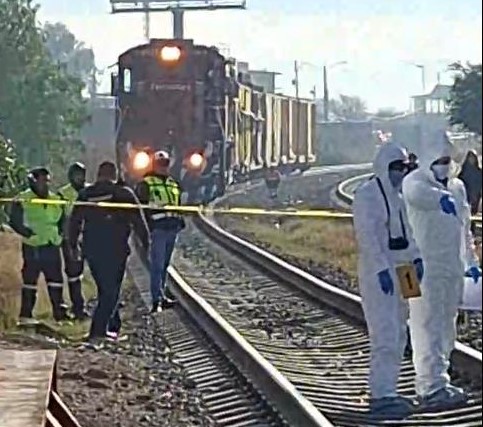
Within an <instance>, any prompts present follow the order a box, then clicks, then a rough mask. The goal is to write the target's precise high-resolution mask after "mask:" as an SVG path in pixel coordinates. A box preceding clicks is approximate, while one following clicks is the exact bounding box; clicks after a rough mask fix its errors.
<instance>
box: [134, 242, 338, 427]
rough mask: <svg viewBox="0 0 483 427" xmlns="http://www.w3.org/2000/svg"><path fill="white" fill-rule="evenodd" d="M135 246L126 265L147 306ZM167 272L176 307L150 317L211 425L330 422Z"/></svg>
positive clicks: (142, 266) (181, 281)
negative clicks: (157, 324)
mask: <svg viewBox="0 0 483 427" xmlns="http://www.w3.org/2000/svg"><path fill="white" fill-rule="evenodd" d="M137 249H138V250H137V251H136V252H135V253H134V254H133V256H132V257H131V258H130V261H129V265H128V269H129V273H130V275H131V276H132V277H133V279H134V283H135V284H136V286H137V287H138V289H139V291H140V293H141V297H142V298H143V299H144V301H145V303H146V305H147V304H149V300H150V296H149V290H148V284H149V274H148V272H147V269H146V264H147V263H146V261H145V259H143V257H142V256H140V255H139V254H140V253H141V251H140V250H139V247H137ZM170 275H171V283H170V289H171V291H172V292H173V294H174V295H175V296H176V298H177V299H178V301H179V302H180V306H181V307H178V308H177V309H175V313H174V314H172V312H171V313H164V314H163V315H162V316H161V317H158V316H154V317H153V321H155V322H160V323H161V326H162V330H163V339H164V340H166V342H167V343H168V345H169V348H170V354H172V355H174V356H173V359H172V360H173V362H174V363H175V364H177V365H179V367H180V369H183V370H184V371H185V372H186V377H187V379H188V380H191V381H192V384H193V387H196V388H197V390H198V392H199V393H200V394H201V400H202V402H201V405H202V408H203V410H204V411H206V415H207V416H208V417H209V418H210V419H211V420H212V421H213V424H210V425H212V426H224V427H242V426H257V427H277V426H281V427H284V426H306V427H311V426H326V427H330V426H331V424H330V423H329V422H328V421H327V420H326V419H325V418H324V417H323V416H322V415H321V414H320V413H318V411H317V410H316V409H315V407H313V405H312V404H311V403H309V402H308V401H307V400H306V399H305V398H303V397H302V396H301V395H300V393H299V392H298V391H297V390H295V388H294V386H293V385H292V384H290V383H289V382H288V381H287V380H286V379H285V378H284V377H283V376H282V375H281V374H280V373H279V372H278V371H277V370H276V369H274V367H273V366H272V365H270V364H269V363H268V362H267V361H266V360H265V359H264V358H263V357H262V356H261V355H260V354H259V353H258V352H257V351H256V350H255V349H254V348H253V347H252V346H251V345H250V344H248V342H247V341H246V340H245V339H244V338H242V337H241V336H240V335H239V334H238V332H237V331H236V330H235V329H234V328H233V327H232V326H230V325H229V324H228V323H227V322H226V320H225V319H224V318H222V317H221V316H220V315H219V314H218V313H217V312H216V311H215V310H214V309H213V308H211V307H210V306H209V304H207V302H206V301H205V300H203V298H201V297H200V295H198V294H197V293H196V292H195V291H194V290H193V289H192V288H191V287H190V286H189V285H188V284H187V283H186V282H185V281H184V279H183V278H182V277H181V276H180V275H179V273H177V271H176V270H174V269H171V271H170ZM173 317H174V318H173ZM267 397H268V398H269V399H270V401H271V402H273V403H274V404H276V405H277V407H275V406H272V403H269V402H268V401H267ZM203 425H204V424H203Z"/></svg>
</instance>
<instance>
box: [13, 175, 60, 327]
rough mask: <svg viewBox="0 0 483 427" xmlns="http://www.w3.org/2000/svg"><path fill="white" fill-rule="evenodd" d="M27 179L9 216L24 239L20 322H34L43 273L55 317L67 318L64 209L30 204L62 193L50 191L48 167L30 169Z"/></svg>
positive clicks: (47, 204)
mask: <svg viewBox="0 0 483 427" xmlns="http://www.w3.org/2000/svg"><path fill="white" fill-rule="evenodd" d="M28 180H29V189H28V190H26V191H24V192H22V193H20V194H19V195H18V196H17V201H15V202H14V203H13V205H12V211H11V215H10V226H11V227H12V229H13V230H14V231H15V232H16V233H18V234H20V235H21V236H22V238H23V241H22V255H23V262H24V264H23V268H22V279H23V286H22V303H21V308H20V321H21V322H24V323H29V322H30V321H32V318H33V315H32V312H33V309H34V306H35V302H36V299H37V281H38V279H39V276H40V273H43V275H44V278H45V281H46V282H47V286H48V291H49V297H50V302H51V303H52V309H53V315H54V319H55V320H56V321H61V320H66V319H67V318H68V317H67V313H66V310H65V308H64V307H63V305H62V302H63V300H62V290H63V282H64V278H63V276H62V256H61V250H60V247H61V244H62V228H63V225H64V218H65V215H64V209H63V206H62V205H60V204H49V203H46V204H36V203H29V200H32V199H48V200H60V196H59V195H57V194H55V193H53V192H52V191H50V190H49V182H50V173H49V171H48V170H47V169H46V168H36V169H33V170H31V171H30V173H29V174H28Z"/></svg>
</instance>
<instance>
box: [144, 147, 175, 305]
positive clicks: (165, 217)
mask: <svg viewBox="0 0 483 427" xmlns="http://www.w3.org/2000/svg"><path fill="white" fill-rule="evenodd" d="M169 166H170V159H169V154H168V153H167V152H165V151H158V152H156V153H155V154H154V158H153V165H152V171H151V172H150V173H148V174H147V175H146V176H145V177H144V179H143V181H141V182H140V183H139V184H138V186H137V188H136V194H137V196H138V198H139V201H140V202H141V203H142V204H150V205H155V206H158V207H159V206H163V205H171V206H173V205H175V206H179V205H180V203H181V193H182V190H181V187H180V185H179V184H178V182H176V180H175V179H173V178H172V177H171V176H170V172H169ZM146 219H147V221H148V225H149V229H150V232H151V249H150V257H149V258H150V281H151V298H152V304H153V305H152V310H151V312H152V313H157V312H159V311H161V309H163V308H168V307H170V306H172V305H173V303H174V301H173V300H171V299H170V298H168V297H167V295H166V273H167V269H168V266H169V263H170V260H171V256H172V254H173V250H174V246H175V243H176V238H177V235H178V233H179V232H180V231H181V230H182V229H183V228H184V227H185V223H184V220H183V218H182V217H181V215H180V214H179V213H176V212H165V211H163V210H160V209H149V210H147V212H146Z"/></svg>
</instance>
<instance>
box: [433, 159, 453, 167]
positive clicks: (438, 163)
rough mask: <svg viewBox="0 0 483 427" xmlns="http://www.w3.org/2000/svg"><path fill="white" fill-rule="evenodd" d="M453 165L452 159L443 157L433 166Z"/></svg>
mask: <svg viewBox="0 0 483 427" xmlns="http://www.w3.org/2000/svg"><path fill="white" fill-rule="evenodd" d="M450 163H451V157H441V159H438V160H436V161H435V162H433V165H449V164H450Z"/></svg>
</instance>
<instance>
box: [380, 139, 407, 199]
mask: <svg viewBox="0 0 483 427" xmlns="http://www.w3.org/2000/svg"><path fill="white" fill-rule="evenodd" d="M397 160H403V161H407V160H408V153H407V151H406V150H405V149H404V148H403V147H400V146H399V145H396V144H394V143H392V142H388V143H387V144H384V145H383V146H382V147H381V148H380V149H379V152H378V153H377V155H376V158H375V159H374V163H373V168H374V174H375V175H376V176H377V177H378V178H379V179H380V180H381V182H382V185H383V187H384V189H385V190H386V191H388V190H393V191H395V189H394V187H393V186H392V184H391V182H390V181H389V164H391V163H392V162H395V161H397Z"/></svg>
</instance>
